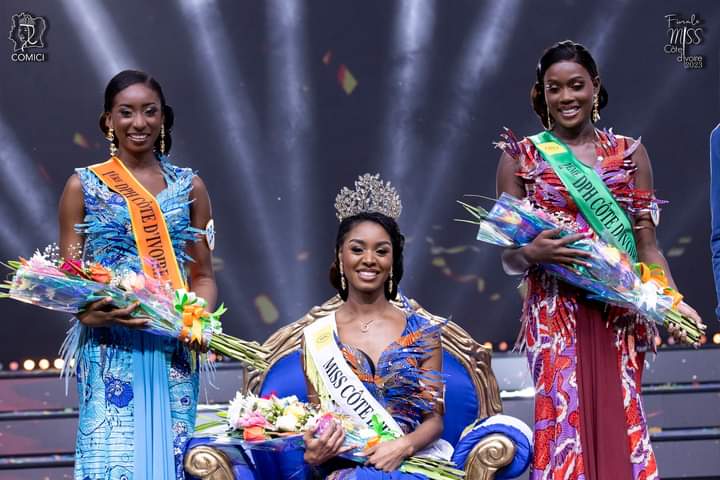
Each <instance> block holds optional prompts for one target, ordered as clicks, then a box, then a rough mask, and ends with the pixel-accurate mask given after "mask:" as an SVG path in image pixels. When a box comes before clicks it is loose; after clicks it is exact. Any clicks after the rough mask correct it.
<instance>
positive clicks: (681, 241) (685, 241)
mask: <svg viewBox="0 0 720 480" xmlns="http://www.w3.org/2000/svg"><path fill="white" fill-rule="evenodd" d="M691 242H692V237H690V236H687V237H680V238H678V243H679V244H680V245H687V244H689V243H691Z"/></svg>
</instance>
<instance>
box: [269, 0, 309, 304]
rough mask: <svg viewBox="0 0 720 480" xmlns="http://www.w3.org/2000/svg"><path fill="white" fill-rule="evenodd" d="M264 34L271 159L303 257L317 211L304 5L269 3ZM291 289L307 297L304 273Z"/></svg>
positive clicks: (297, 272) (292, 0) (295, 246)
mask: <svg viewBox="0 0 720 480" xmlns="http://www.w3.org/2000/svg"><path fill="white" fill-rule="evenodd" d="M265 5H266V7H267V16H266V18H267V33H268V44H269V45H270V50H269V52H268V67H269V72H268V73H269V75H268V78H269V79H270V90H271V94H270V96H269V125H270V131H271V135H272V138H276V139H277V141H275V142H273V143H272V145H270V151H271V154H272V157H274V158H276V159H277V160H278V162H279V163H281V164H284V165H286V168H287V175H284V177H285V178H286V180H287V187H286V188H287V193H286V196H287V197H288V199H289V202H288V203H289V205H288V207H289V214H290V216H289V218H288V219H287V223H288V225H289V226H290V229H291V231H292V232H293V235H292V237H291V238H292V245H291V249H292V253H293V254H294V255H297V254H298V253H299V252H301V251H302V250H303V249H304V247H305V244H304V242H306V241H307V238H308V236H309V232H308V226H309V225H312V224H314V223H315V222H314V221H312V220H310V221H309V219H308V215H312V214H313V212H315V211H316V209H313V208H309V207H308V200H307V190H308V189H307V185H308V183H309V179H308V173H309V171H310V169H308V168H307V166H308V165H310V164H311V163H312V157H311V152H310V146H311V145H312V137H313V134H312V132H313V128H312V127H313V125H312V119H313V112H312V107H311V105H312V101H311V99H312V90H311V89H310V85H311V84H312V81H311V79H310V74H309V72H308V68H307V66H308V61H307V55H306V50H307V32H306V29H305V25H306V24H307V22H306V18H305V2H304V1H302V0H268V1H267V2H266V3H265ZM291 271H292V272H293V273H294V279H293V284H294V287H293V289H292V292H293V293H292V295H293V303H295V302H300V303H302V302H304V301H306V299H307V298H308V293H307V287H308V283H307V282H306V281H305V280H304V278H305V277H306V275H307V272H306V271H305V269H304V268H301V267H299V266H296V267H295V268H293V269H291Z"/></svg>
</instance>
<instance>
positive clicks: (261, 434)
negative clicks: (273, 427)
mask: <svg viewBox="0 0 720 480" xmlns="http://www.w3.org/2000/svg"><path fill="white" fill-rule="evenodd" d="M266 438H267V436H266V435H265V429H264V428H263V427H258V426H256V427H247V428H246V429H245V430H243V440H245V441H247V442H257V441H259V440H265V439H266Z"/></svg>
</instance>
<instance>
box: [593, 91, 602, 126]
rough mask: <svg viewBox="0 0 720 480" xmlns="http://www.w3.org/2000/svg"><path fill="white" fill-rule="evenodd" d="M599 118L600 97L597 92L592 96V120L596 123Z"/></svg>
mask: <svg viewBox="0 0 720 480" xmlns="http://www.w3.org/2000/svg"><path fill="white" fill-rule="evenodd" d="M598 120H600V98H599V97H598V95H597V94H595V96H594V97H593V110H592V121H593V123H597V121H598Z"/></svg>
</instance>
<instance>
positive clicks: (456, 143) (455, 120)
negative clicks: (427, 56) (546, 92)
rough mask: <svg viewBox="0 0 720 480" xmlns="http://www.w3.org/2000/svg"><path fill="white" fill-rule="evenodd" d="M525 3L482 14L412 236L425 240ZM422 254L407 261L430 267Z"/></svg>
mask: <svg viewBox="0 0 720 480" xmlns="http://www.w3.org/2000/svg"><path fill="white" fill-rule="evenodd" d="M521 7H522V3H521V2H520V0H506V1H503V2H490V3H488V6H487V8H484V9H482V10H480V11H479V12H478V15H477V17H476V19H475V22H474V24H473V26H472V29H471V33H470V35H469V37H468V40H467V41H466V43H465V46H464V48H463V53H462V55H461V56H460V61H459V62H458V64H457V66H456V68H455V70H454V73H453V75H452V76H451V77H450V78H451V81H450V82H449V85H450V88H452V89H453V90H452V92H451V95H450V98H451V99H452V101H450V102H449V103H448V106H447V108H446V110H445V113H444V120H443V122H442V124H441V128H442V129H443V131H446V132H447V133H446V134H445V135H443V136H442V137H441V138H440V139H439V142H438V143H437V145H436V148H434V149H433V153H432V154H431V159H432V160H431V161H430V168H429V171H428V172H427V175H426V176H425V178H426V179H428V180H429V181H426V182H424V184H425V185H426V187H425V189H424V191H423V195H422V202H421V203H420V208H419V209H417V210H416V212H417V218H416V220H415V222H414V223H413V227H412V230H411V231H410V236H411V237H413V238H421V237H422V234H423V232H427V231H428V230H429V228H430V225H431V219H432V215H433V213H434V212H435V208H434V207H435V205H437V203H438V195H439V193H440V191H441V187H442V186H445V185H446V183H447V182H446V181H445V180H446V178H447V175H448V172H449V170H450V168H451V167H452V166H455V165H456V159H457V158H458V155H457V152H458V151H459V150H460V147H461V145H462V142H463V137H464V136H465V134H466V133H467V132H468V130H469V128H470V126H471V123H472V121H473V118H472V115H471V108H472V105H473V104H474V103H475V99H476V98H477V96H478V95H479V93H480V92H481V91H482V89H483V84H484V82H485V81H486V80H487V79H488V78H489V77H490V76H492V75H494V74H496V73H497V72H498V70H499V68H500V62H501V61H502V60H503V59H505V58H507V55H498V53H497V52H500V51H504V46H506V45H508V44H509V43H510V40H511V38H512V35H513V33H514V31H515V27H516V25H517V19H518V17H519V13H520V10H521ZM488 18H495V19H496V18H502V19H503V21H502V22H492V23H490V24H489V25H488V22H487V19H488ZM422 254H423V251H422V249H421V248H412V249H409V251H408V255H407V260H406V262H407V264H408V265H423V267H427V265H425V263H423V262H420V261H419V256H421V255H422ZM422 277H423V275H422V270H420V271H418V272H416V274H415V275H414V276H413V277H410V278H409V279H408V280H409V281H408V284H409V285H408V288H409V289H412V287H413V284H414V282H416V281H417V279H420V278H422Z"/></svg>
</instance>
